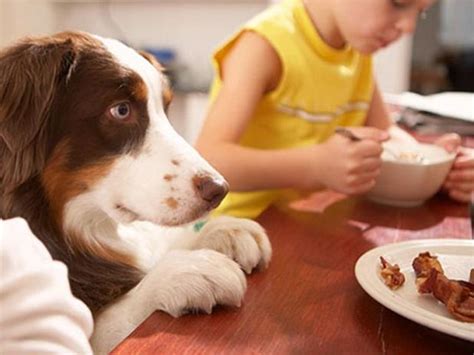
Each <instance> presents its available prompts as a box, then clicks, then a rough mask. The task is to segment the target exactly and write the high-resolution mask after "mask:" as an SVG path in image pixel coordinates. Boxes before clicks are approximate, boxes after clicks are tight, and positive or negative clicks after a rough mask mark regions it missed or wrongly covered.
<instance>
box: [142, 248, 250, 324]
mask: <svg viewBox="0 0 474 355" xmlns="http://www.w3.org/2000/svg"><path fill="white" fill-rule="evenodd" d="M155 276H156V280H153V279H154V278H155ZM146 278H147V279H148V280H147V282H146V283H147V284H148V285H150V281H151V283H152V284H154V287H153V286H152V287H151V288H153V289H154V290H153V294H152V295H150V298H151V299H153V300H154V301H155V304H154V306H155V308H156V309H159V310H162V311H164V312H167V313H169V314H171V315H172V316H174V317H178V316H180V315H182V314H185V313H188V312H190V311H193V310H200V311H204V312H206V313H211V311H212V308H213V307H214V306H215V305H217V304H220V305H228V306H237V307H239V306H240V305H241V302H242V298H243V296H244V293H245V290H246V288H247V282H246V280H245V275H244V273H243V272H242V270H241V269H240V267H239V265H237V264H236V263H235V262H234V261H232V260H231V259H229V258H228V257H227V256H225V255H223V254H221V253H217V252H215V251H213V250H207V249H203V250H180V251H172V252H170V253H168V254H166V255H165V256H164V257H163V258H162V259H161V260H160V261H159V263H158V264H157V265H156V266H155V268H153V269H152V270H151V272H150V273H149V274H148V275H147V276H146ZM150 278H151V279H152V280H150ZM139 287H140V286H139Z"/></svg>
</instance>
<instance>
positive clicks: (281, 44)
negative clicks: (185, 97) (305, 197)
mask: <svg viewBox="0 0 474 355" xmlns="http://www.w3.org/2000/svg"><path fill="white" fill-rule="evenodd" d="M244 31H254V32H256V33H258V34H259V35H260V36H262V37H263V38H265V39H266V40H267V41H268V42H269V43H270V44H271V45H272V47H273V48H274V49H275V51H276V53H277V54H278V56H279V57H280V61H281V63H282V77H281V80H280V83H279V85H278V87H277V88H276V89H275V90H273V91H272V92H270V93H268V94H267V95H265V96H264V97H263V99H262V100H261V101H260V103H259V104H258V106H257V108H256V110H255V112H254V115H253V117H252V119H251V120H250V123H249V125H248V126H247V128H246V131H245V132H244V134H243V136H242V137H241V139H240V142H239V143H240V144H241V145H242V146H246V147H252V148H256V149H269V150H270V149H281V148H292V147H301V146H308V145H311V144H316V143H321V142H323V141H325V140H326V139H327V138H328V137H329V136H331V135H332V134H333V132H334V129H335V127H337V126H354V125H355V126H357V125H363V124H364V122H365V119H366V114H367V110H368V108H369V103H370V100H371V97H372V92H373V75H372V60H371V57H370V56H365V55H362V54H361V53H359V52H357V51H355V50H354V49H352V48H351V47H349V46H346V47H345V48H343V49H341V50H336V49H334V48H332V47H330V46H328V45H327V44H326V43H325V42H324V41H323V40H322V39H321V37H320V36H319V34H318V32H317V30H316V29H315V27H314V26H313V24H312V21H311V18H310V17H309V15H308V13H307V11H306V9H305V7H304V5H303V1H302V0H284V1H282V2H280V3H278V4H275V5H273V6H271V7H269V8H268V9H267V10H265V11H264V12H262V13H260V14H259V15H257V16H256V17H254V18H253V19H252V20H250V21H249V22H248V23H246V24H245V25H244V26H243V27H242V28H241V29H240V30H239V31H238V32H237V33H236V34H235V35H234V36H232V37H231V39H230V40H228V41H227V42H226V43H225V44H224V45H223V46H222V47H220V49H218V50H217V51H216V53H215V54H214V57H213V65H214V69H215V72H216V76H215V79H214V82H213V84H212V87H211V94H210V97H211V100H213V99H214V98H215V97H216V96H217V94H218V92H219V89H220V87H221V84H222V82H221V79H220V77H219V75H218V73H220V66H221V63H222V61H223V59H224V57H225V56H226V54H227V53H228V52H229V50H230V49H231V48H232V46H233V45H234V44H235V42H236V41H237V39H238V38H239V36H240V35H241V34H242V33H243V32H244ZM223 119H225V118H223ZM322 168H324V167H322ZM294 195H295V191H289V190H264V191H253V192H231V193H229V195H228V196H227V197H226V198H225V199H224V201H223V202H222V203H221V205H220V206H219V207H218V208H217V210H216V211H215V214H217V215H219V214H227V215H232V216H236V217H247V218H255V217H257V216H258V215H259V214H260V213H261V212H263V210H265V209H266V208H267V207H268V206H269V205H270V204H273V203H276V202H277V201H280V200H288V199H290V198H292V197H293V196H294Z"/></svg>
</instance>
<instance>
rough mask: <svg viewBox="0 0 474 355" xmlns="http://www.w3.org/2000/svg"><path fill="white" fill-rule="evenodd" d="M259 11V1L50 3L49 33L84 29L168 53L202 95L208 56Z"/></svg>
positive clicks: (207, 77)
mask: <svg viewBox="0 0 474 355" xmlns="http://www.w3.org/2000/svg"><path fill="white" fill-rule="evenodd" d="M265 6H266V3H265V2H264V1H262V0H260V1H258V0H257V1H254V2H242V1H240V2H239V1H235V2H231V1H216V0H214V1H213V0H208V1H205V0H201V1H195V2H192V1H183V0H181V1H176V2H170V1H166V2H162V3H160V2H159V1H156V2H144V3H142V2H137V3H133V2H126V3H105V2H104V3H85V4H84V3H63V4H56V14H57V17H56V24H55V30H64V29H80V30H85V31H88V32H93V33H97V34H99V35H103V36H111V37H115V38H119V39H122V40H124V41H125V42H128V43H129V44H130V45H132V46H134V47H136V48H142V47H169V48H173V49H175V50H176V52H177V53H178V60H179V63H180V64H181V65H182V68H181V72H183V71H185V72H186V74H185V77H186V78H188V80H189V82H188V85H187V86H188V87H190V88H198V89H201V90H202V89H206V88H207V85H208V83H209V82H210V80H211V78H212V75H213V73H212V67H211V64H210V54H211V53H212V52H213V50H214V49H215V48H216V46H217V45H218V44H219V43H220V42H222V41H223V40H224V39H225V38H227V37H228V36H230V35H231V34H232V33H233V32H234V31H235V30H236V29H237V27H238V26H239V25H240V24H242V23H243V22H245V21H246V20H247V19H250V18H251V17H252V16H253V15H254V14H256V13H258V12H260V11H261V10H262V9H264V8H265Z"/></svg>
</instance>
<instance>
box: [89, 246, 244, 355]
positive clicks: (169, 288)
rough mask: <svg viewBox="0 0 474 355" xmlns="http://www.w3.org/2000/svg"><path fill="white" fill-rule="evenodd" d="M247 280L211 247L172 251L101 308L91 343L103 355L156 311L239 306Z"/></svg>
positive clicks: (235, 267) (183, 310)
mask: <svg viewBox="0 0 474 355" xmlns="http://www.w3.org/2000/svg"><path fill="white" fill-rule="evenodd" d="M245 289H246V280H245V276H244V274H243V272H242V271H241V270H240V267H239V265H237V264H236V263H235V262H233V261H232V260H230V259H229V258H228V257H226V256H225V255H223V254H220V253H217V252H215V251H212V250H205V249H203V250H194V251H192V250H176V251H172V252H170V253H168V254H166V255H164V256H163V258H161V259H160V260H159V261H158V263H157V264H156V265H155V266H154V267H153V268H152V269H151V270H150V272H149V273H148V274H147V275H146V276H145V278H144V279H143V280H142V281H141V282H140V284H138V286H136V287H135V288H134V289H133V290H131V291H130V292H129V293H127V294H126V295H125V296H123V297H121V298H120V299H118V300H117V301H116V302H114V303H113V304H111V305H110V306H108V307H107V308H106V309H105V310H103V311H102V312H101V313H100V314H99V315H98V316H97V317H96V321H95V329H94V334H93V335H92V338H91V344H92V347H93V349H94V352H95V353H97V354H106V353H108V352H109V351H111V350H112V349H113V348H114V347H115V346H116V345H117V344H118V343H119V342H120V341H121V340H123V339H124V338H125V337H126V336H128V335H129V334H130V333H131V332H132V331H133V330H134V329H135V328H136V327H138V326H139V325H140V324H141V323H142V322H143V321H144V320H145V319H146V318H147V317H148V316H149V315H150V314H151V313H153V312H154V311H155V310H162V311H165V312H167V313H169V314H171V315H172V316H174V317H177V316H179V315H181V314H183V313H186V312H188V311H190V310H201V311H204V312H207V313H210V312H211V310H212V307H214V305H216V304H221V305H230V306H240V304H241V301H242V298H243V295H244V292H245Z"/></svg>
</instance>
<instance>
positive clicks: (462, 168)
mask: <svg viewBox="0 0 474 355" xmlns="http://www.w3.org/2000/svg"><path fill="white" fill-rule="evenodd" d="M435 144H437V145H440V146H442V147H444V148H445V149H446V150H447V151H448V152H454V151H456V152H457V154H458V155H457V156H456V159H455V160H454V164H453V167H452V168H451V171H450V172H449V174H448V177H447V178H446V181H445V182H444V185H443V188H444V189H445V190H447V192H448V194H449V196H450V197H451V198H452V199H454V200H457V201H460V202H469V201H470V200H471V195H472V193H473V191H474V149H470V148H466V147H461V146H460V144H461V138H460V137H459V136H458V135H457V134H446V135H444V136H442V137H441V138H440V139H438V140H437V141H436V142H435Z"/></svg>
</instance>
